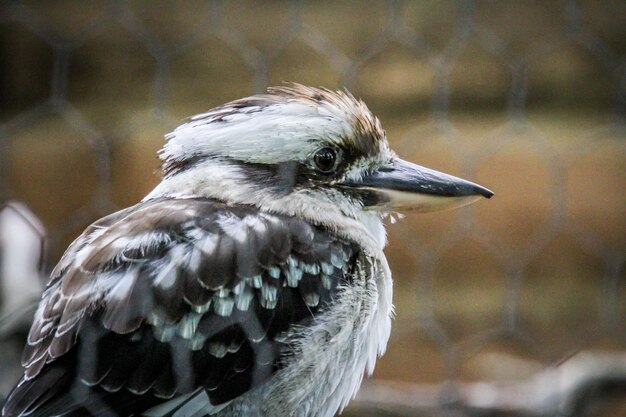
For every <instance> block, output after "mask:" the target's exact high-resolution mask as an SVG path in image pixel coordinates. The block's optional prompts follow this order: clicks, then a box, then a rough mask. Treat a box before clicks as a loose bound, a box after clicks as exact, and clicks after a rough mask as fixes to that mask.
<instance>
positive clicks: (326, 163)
mask: <svg viewBox="0 0 626 417" xmlns="http://www.w3.org/2000/svg"><path fill="white" fill-rule="evenodd" d="M313 162H315V166H316V167H317V169H318V170H320V172H323V173H325V174H328V173H330V172H332V171H333V170H334V169H335V166H336V165H337V153H336V152H335V151H334V150H333V149H331V148H322V149H320V150H319V151H317V152H315V156H313Z"/></svg>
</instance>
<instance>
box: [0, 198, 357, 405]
mask: <svg viewBox="0 0 626 417" xmlns="http://www.w3.org/2000/svg"><path fill="white" fill-rule="evenodd" d="M357 256H358V248H357V246H356V245H355V244H354V243H353V242H350V241H348V240H345V239H341V238H338V237H337V236H335V235H333V234H332V233H331V232H329V231H327V230H325V229H323V228H321V227H318V226H315V225H312V224H310V223H308V222H306V221H304V220H301V219H297V218H294V217H289V216H284V215H275V214H269V213H262V212H260V211H258V210H257V209H255V208H252V207H247V206H233V205H226V204H223V203H220V202H218V201H215V200H210V199H179V200H176V199H156V200H149V201H146V202H143V203H140V204H138V205H136V206H134V207H131V208H129V209H126V210H123V211H120V212H118V213H115V214H112V215H110V216H108V217H105V218H104V219H102V220H100V221H98V222H96V223H94V224H93V225H92V226H90V227H89V228H88V229H87V230H86V231H85V232H84V233H83V234H82V235H81V236H80V237H79V238H78V239H77V240H76V241H75V242H74V243H73V244H72V245H71V246H70V248H69V249H68V250H67V252H66V253H65V255H64V256H63V258H62V260H61V261H60V262H59V265H58V266H57V267H56V268H55V270H54V271H53V273H52V277H51V279H50V282H49V285H48V287H47V289H46V291H45V292H44V295H43V297H42V300H41V303H40V305H39V308H38V310H37V313H36V315H35V320H34V323H33V325H32V328H31V331H30V334H29V337H28V344H27V346H26V348H25V350H24V354H23V365H24V367H25V374H24V377H23V378H22V380H21V381H20V383H19V384H18V385H17V386H16V388H15V389H14V390H13V392H12V393H11V394H10V397H9V399H8V400H7V402H6V404H5V406H4V409H3V410H4V411H3V415H4V416H19V415H32V416H44V415H45V416H49V415H111V414H112V413H114V414H113V415H133V414H139V413H141V412H144V411H145V410H148V409H150V408H152V409H153V413H152V414H150V415H193V414H192V413H191V410H192V408H193V407H196V408H198V407H199V406H200V405H202V406H203V407H204V409H206V410H209V409H211V407H213V408H214V409H215V410H218V409H220V408H223V407H224V406H225V405H226V404H228V403H229V402H231V401H232V400H233V399H235V398H237V397H240V396H241V395H242V394H244V393H246V392H248V391H250V390H251V389H253V388H255V387H258V386H260V385H262V384H263V383H264V382H266V381H268V380H269V379H270V378H272V376H273V375H274V374H275V373H276V372H277V371H279V370H281V369H282V368H283V367H284V366H285V364H287V363H289V358H290V355H292V354H293V346H294V345H296V344H297V338H298V334H299V332H298V329H302V328H307V326H311V325H312V324H313V323H315V321H316V320H317V319H318V318H319V317H320V315H322V314H323V312H324V311H325V310H326V309H328V308H330V306H331V305H332V304H333V303H334V300H335V298H336V296H337V294H338V291H339V290H340V288H341V286H342V283H343V284H345V283H346V280H348V279H349V277H350V272H351V270H352V269H353V267H354V264H355V259H356V257H357ZM199 398H201V399H202V401H203V402H200V400H199ZM178 399H180V400H178ZM191 399H193V400H194V401H195V403H194V401H190V400H191ZM201 403H202V404H201ZM163 404H167V406H163ZM211 404H212V405H213V406H211ZM159 405H161V406H159ZM155 406H156V408H154V407H155ZM185 407H187V408H186V409H185ZM154 410H156V411H154ZM180 410H183V411H180ZM177 411H179V413H178V414H176V413H177ZM196 411H197V410H196ZM155 413H157V414H155Z"/></svg>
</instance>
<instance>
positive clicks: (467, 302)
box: [0, 0, 626, 416]
mask: <svg viewBox="0 0 626 417" xmlns="http://www.w3.org/2000/svg"><path fill="white" fill-rule="evenodd" d="M625 54H626V2H624V1H619V0H615V1H606V0H605V1H591V0H589V1H559V0H555V1H521V0H519V1H495V0H494V1H448V0H442V1H426V0H421V1H405V2H400V1H345V2H333V1H267V2H262V1H239V0H235V1H224V2H219V1H214V2H211V1H186V2H176V1H161V0H157V1H147V0H146V1H132V0H131V1H80V2H76V1H58V0H57V1H51V0H39V1H0V204H2V205H3V206H2V207H4V210H3V212H5V214H6V212H8V211H12V213H13V214H12V215H11V216H12V218H17V219H18V220H19V221H22V222H25V224H26V225H27V226H26V229H24V230H26V231H24V232H23V233H31V234H34V235H35V236H37V237H40V238H41V239H40V240H41V242H44V243H45V246H46V248H47V250H46V251H44V256H43V266H42V271H43V272H42V273H41V275H42V276H41V277H38V279H40V280H43V281H44V282H45V274H46V272H48V271H49V270H50V269H51V268H52V267H53V266H54V264H55V262H56V261H57V260H58V258H59V257H60V255H61V254H62V252H63V250H64V248H65V247H66V246H67V244H68V243H69V242H71V241H72V240H73V239H74V238H75V237H76V236H77V235H78V234H79V233H80V232H81V231H82V229H83V228H84V227H85V226H86V225H87V224H89V223H90V222H92V221H93V220H95V219H97V218H99V217H101V216H102V215H104V214H107V213H110V212H112V211H114V210H117V209H119V208H122V207H126V206H128V205H132V204H134V203H136V202H137V201H138V200H140V199H141V198H142V197H143V196H144V195H145V194H146V193H147V192H148V191H149V190H150V189H151V188H152V187H153V186H154V185H155V184H156V183H157V182H158V181H159V173H158V167H159V164H158V160H157V158H156V155H155V153H156V151H157V149H158V148H159V147H160V146H161V145H162V143H163V135H164V134H165V133H167V132H168V131H170V130H171V129H172V128H174V127H175V126H176V125H177V124H179V123H180V122H181V121H182V120H184V118H185V117H187V116H190V115H192V114H195V113H199V112H202V111H204V110H207V109H209V108H211V107H213V106H216V105H219V104H221V103H224V102H226V101H229V100H232V99H236V98H239V97H242V96H245V95H249V94H251V93H254V92H261V91H263V90H264V89H265V88H266V87H267V86H268V85H277V84H281V83H283V82H285V81H296V82H300V83H304V84H310V85H314V86H326V87H329V88H341V87H347V88H349V89H350V90H351V91H352V92H353V93H354V94H355V95H357V96H359V97H361V98H363V99H364V100H365V101H366V102H367V103H368V105H369V107H370V108H371V110H372V111H373V112H374V113H375V114H377V115H378V116H379V117H380V119H381V120H382V123H383V125H384V127H385V129H386V131H387V135H388V137H389V141H390V143H391V145H392V147H393V148H394V149H395V150H396V151H397V153H398V154H400V155H401V156H402V157H403V158H406V159H409V160H411V161H414V162H417V163H420V164H423V165H426V166H429V167H433V168H436V169H439V170H443V171H445V172H449V173H451V174H454V175H458V176H462V177H465V178H468V179H471V180H474V181H476V182H479V183H481V184H484V185H486V186H488V187H489V188H491V189H493V190H494V191H495V193H496V196H495V197H494V198H493V199H492V200H490V201H488V202H487V201H484V202H479V203H477V204H476V205H474V206H472V207H467V208H463V209H461V210H458V211H454V212H444V213H434V214H426V215H407V216H406V217H405V218H404V219H402V220H401V221H399V222H397V223H394V224H390V225H389V228H388V230H389V242H390V244H389V246H388V248H387V250H386V253H387V256H388V258H389V261H390V264H391V268H392V270H393V271H394V276H395V283H396V287H395V288H396V289H395V304H396V310H397V318H396V320H395V323H394V330H393V334H392V339H391V342H390V345H389V349H388V353H387V355H386V356H385V357H384V358H383V359H381V360H380V361H379V364H378V366H377V369H376V372H375V374H374V378H373V379H371V380H368V381H367V382H366V383H365V385H364V388H363V391H362V393H361V395H360V396H359V397H358V398H357V401H355V402H354V404H353V405H352V406H351V408H349V413H352V415H381V416H382V415H385V416H391V415H420V416H430V415H437V416H439V415H453V416H457V415H459V416H463V415H485V416H486V415H490V416H491V415H493V416H499V415H515V416H518V415H519V416H521V415H524V416H535V415H541V416H544V415H545V416H552V415H563V416H570V415H571V416H574V415H576V416H578V415H581V416H624V415H626V390H625V389H624V385H619V384H617V389H616V388H615V386H613V385H610V386H609V388H610V389H604V390H602V389H600V390H597V391H598V392H597V393H596V394H594V395H591V396H588V395H587V396H585V395H586V394H587V393H588V390H587V389H586V387H587V385H584V384H583V385H581V386H582V387H583V388H584V389H582V391H580V392H579V393H578V394H576V396H575V397H572V398H578V399H579V398H583V400H581V401H578V402H577V400H572V399H571V398H570V397H571V394H572V392H571V390H570V391H568V389H569V388H567V387H568V386H569V385H572V384H573V385H574V386H576V387H577V385H576V384H574V382H576V381H578V380H577V379H576V378H575V377H574V376H572V375H573V374H571V372H574V373H575V374H576V372H578V374H576V375H579V374H580V373H581V372H582V375H583V376H588V375H592V376H594V378H595V377H598V378H599V379H594V378H591V379H589V380H590V381H592V384H595V383H596V382H597V381H598V380H599V381H601V382H602V381H604V380H603V379H602V378H603V375H605V374H604V373H603V372H601V371H602V370H606V371H607V372H609V371H611V372H613V373H612V374H611V377H612V378H613V379H612V380H617V381H621V382H622V383H623V382H624V380H625V379H626V369H625V368H626V320H625V318H626V272H625V269H624V254H625V253H626V126H625V124H624V122H625V119H624V116H625V113H626V59H625V58H626V55H625ZM16 201H17V202H21V203H22V204H18V205H16V204H15V203H11V204H10V205H7V204H8V203H9V202H16ZM16 213H17V214H16ZM29 213H30V214H29ZM35 217H37V218H38V219H40V222H39V221H38V220H36V219H35ZM20 219H21V220H20ZM1 224H2V223H1V222H0V225H1ZM4 230H5V235H6V237H5V238H4V240H0V242H1V243H0V250H3V251H4V254H5V256H4V257H3V258H2V259H4V268H3V269H0V271H4V275H0V279H4V280H10V279H13V280H14V281H15V279H16V277H19V282H21V283H22V286H24V285H27V286H28V291H26V292H25V293H28V294H29V295H28V294H27V295H28V296H25V297H24V298H23V300H24V302H22V301H21V300H22V299H21V298H16V297H15V295H14V293H13V292H12V291H17V290H15V289H12V288H15V285H14V286H13V287H11V286H9V285H8V284H5V285H4V286H0V296H2V297H1V298H0V300H3V302H4V307H3V310H0V311H4V312H5V313H6V314H9V313H10V312H8V310H7V309H8V307H7V306H8V305H9V304H11V301H13V302H12V304H13V307H16V306H15V304H17V307H19V308H23V309H26V310H27V307H28V306H29V305H31V304H32V293H33V292H34V293H36V292H37V291H40V289H39V287H38V286H37V285H36V281H35V284H32V285H31V284H26V283H31V281H30V279H31V275H32V274H33V272H32V271H33V270H36V268H35V269H34V268H33V267H32V265H31V266H28V267H27V266H24V267H23V268H22V269H20V268H21V267H20V266H19V265H18V266H14V267H13V269H9V268H8V267H7V263H8V262H12V261H13V260H15V259H17V257H14V256H7V255H6V254H8V253H13V252H10V251H11V249H10V248H11V247H12V245H17V243H16V242H18V241H19V238H20V236H21V233H22V232H7V230H9V229H7V228H6V227H5V229H4ZM10 230H15V229H10ZM43 230H45V232H43ZM28 231H30V232H28ZM0 232H1V231H0ZM31 246H32V245H31ZM34 247H35V248H37V249H36V250H35V249H33V250H34V252H32V253H33V256H31V258H33V259H32V262H33V264H34V265H36V264H37V262H38V253H39V252H38V250H39V248H40V245H35V246H34ZM14 252H15V250H14ZM18 252H20V251H18ZM20 253H24V252H23V251H22V252H20ZM35 255H37V256H35ZM7 271H13V272H11V277H9V276H8V275H9V274H8V272H7ZM25 271H26V272H25ZM18 286H19V285H18ZM29 291H30V292H29ZM29 297H31V298H29ZM15 300H18V301H19V302H17V301H15ZM27 301H28V302H30V303H31V304H29V303H28V302H27ZM22 304H23V305H22ZM20 311H22V310H20ZM20 314H21V313H20ZM26 317H28V319H29V316H28V313H26ZM28 319H24V320H22V322H23V323H22V325H21V327H20V326H18V325H11V326H8V327H7V326H4V327H5V328H6V329H5V330H6V331H5V334H4V335H3V336H2V337H1V338H0V343H1V344H2V346H1V347H2V349H3V352H5V355H4V362H0V366H2V371H1V372H0V391H1V392H0V395H1V394H6V391H7V389H8V388H9V387H10V385H11V384H12V383H13V382H14V380H15V378H16V377H17V372H19V370H18V368H17V353H15V354H13V353H12V352H13V351H15V352H17V351H19V346H21V344H22V343H23V339H22V338H23V335H24V330H23V329H24V326H25V327H26V328H27V323H28ZM5 324H6V321H5V322H0V329H3V327H2V326H3V325H5ZM581 364H583V365H584V366H583V365H581ZM572 370H573V371H572ZM568 372H570V373H568ZM620 372H621V373H620ZM598 375H599V376H598ZM584 381H587V380H586V379H585V378H583V382H584ZM568 384H569V385H568ZM596 385H597V384H596ZM600 385H601V384H600ZM593 386H595V385H592V387H593ZM564 387H565V388H564ZM620 387H621V388H620ZM605 388H606V387H605ZM553 394H554V395H553ZM604 394H606V395H604ZM507 395H508V397H507ZM544 397H545V398H544ZM0 398H1V397H0ZM571 401H574V402H573V403H572V404H574V405H572V404H570V403H571ZM579 403H580V404H579ZM490 413H491V414H490ZM507 413H509V414H507ZM524 413H526V414H524ZM557 413H560V414H557Z"/></svg>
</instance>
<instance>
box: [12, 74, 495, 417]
mask: <svg viewBox="0 0 626 417" xmlns="http://www.w3.org/2000/svg"><path fill="white" fill-rule="evenodd" d="M166 139H167V140H166V143H165V145H164V147H163V149H162V150H161V151H160V157H161V159H162V160H163V179H162V181H161V182H160V183H159V184H158V185H157V186H156V188H155V189H154V190H153V191H152V192H150V194H148V195H147V196H146V197H145V198H144V199H143V200H142V201H141V202H140V203H139V204H137V205H135V206H132V207H130V208H127V209H124V210H121V211H119V212H117V213H113V214H111V215H109V216H106V217H104V218H102V219H100V220H98V221H97V222H95V223H94V224H92V225H91V226H89V227H88V228H87V229H86V230H85V231H84V232H83V234H82V235H81V236H79V237H78V238H77V239H76V240H75V241H74V243H72V244H71V246H70V247H69V248H68V249H67V251H66V252H65V254H64V255H63V258H62V259H61V261H60V262H59V264H58V265H57V266H56V268H55V269H54V270H53V272H52V274H51V277H50V281H49V283H48V286H47V289H46V290H45V292H44V293H43V296H42V299H41V302H40V304H39V308H38V310H37V312H36V314H35V318H34V322H33V324H32V327H31V329H30V334H29V335H28V341H27V345H26V347H25V349H24V352H23V357H22V361H23V366H24V376H23V377H22V379H21V380H20V381H19V383H18V384H17V386H16V387H15V388H14V389H13V391H12V392H11V394H10V395H9V398H8V400H7V401H6V403H5V405H4V408H3V416H6V417H8V416H27V415H28V416H70V415H71V416H89V415H94V416H95V415H97V416H115V415H118V416H130V415H133V416H141V415H143V416H152V417H156V416H159V417H160V416H175V417H196V416H217V417H224V416H239V417H250V416H255V417H262V416H263V417H280V416H296V417H299V416H311V417H312V416H316V417H329V416H333V415H335V414H336V413H337V412H338V411H340V410H342V409H343V407H345V406H346V404H348V402H349V400H350V399H351V398H352V397H353V396H354V394H355V393H356V391H357V390H358V388H359V385H360V383H361V381H362V379H363V375H364V373H366V372H367V373H371V372H372V370H373V369H374V364H375V362H376V359H377V357H378V356H379V355H381V354H382V353H383V352H384V351H385V346H386V344H387V341H388V339H389V333H390V327H391V318H392V314H393V307H392V280H391V272H390V270H389V267H388V264H387V261H386V259H385V255H384V254H383V247H384V246H385V241H386V237H385V226H384V223H383V220H384V217H385V213H390V212H393V211H402V210H405V209H407V210H415V211H431V210H439V209H442V208H450V207H459V206H462V205H465V204H469V203H471V202H473V201H476V200H477V199H479V198H481V197H487V198H489V197H491V195H492V192H491V191H489V190H487V189H486V188H483V187H481V186H479V185H477V184H474V183H471V182H468V181H465V180H462V179H459V178H456V177H453V176H450V175H446V174H443V173H440V172H437V171H433V170H431V169H428V168H424V167H421V166H418V165H414V164H412V163H409V162H406V161H403V160H401V159H399V158H398V156H397V155H396V154H395V153H394V152H393V151H392V150H391V149H390V148H389V145H388V143H387V138H386V137H385V132H384V131H383V129H382V128H381V125H380V122H379V121H378V119H377V118H376V117H374V116H373V115H372V114H371V113H370V111H369V110H368V108H367V107H366V105H365V104H364V103H363V102H362V101H360V100H357V99H355V98H354V97H353V96H352V95H351V94H350V93H348V92H346V91H339V92H335V91H330V90H327V89H318V88H310V87H305V86H302V85H290V86H286V87H279V88H270V89H269V90H268V92H267V93H266V94H261V95H255V96H251V97H247V98H243V99H240V100H235V101H232V102H230V103H228V104H225V105H223V106H221V107H218V108H215V109H213V110H210V111H208V112H206V113H203V114H200V115H197V116H195V117H192V118H191V119H189V120H188V121H187V122H186V123H184V124H183V125H181V126H180V127H178V128H177V129H175V130H174V131H173V132H172V133H170V134H169V135H167V136H166Z"/></svg>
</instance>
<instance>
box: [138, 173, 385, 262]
mask: <svg viewBox="0 0 626 417" xmlns="http://www.w3.org/2000/svg"><path fill="white" fill-rule="evenodd" d="M329 192H332V191H329ZM154 198H213V199H216V200H220V201H224V202H227V203H230V204H243V205H249V206H256V207H258V208H259V209H260V210H263V211H268V212H272V213H279V214H283V215H288V216H296V217H300V218H304V219H306V220H308V221H310V222H311V223H313V224H316V225H321V226H323V227H326V228H328V229H329V230H331V231H333V232H335V233H337V234H339V235H342V236H344V237H346V238H348V239H351V240H353V241H355V242H357V243H359V244H360V245H361V246H362V247H363V248H364V249H365V250H368V251H369V252H370V253H372V254H379V253H380V252H381V251H382V249H383V248H384V246H385V243H386V233H385V226H384V223H383V221H382V218H381V216H380V214H379V213H378V212H375V211H363V210H362V209H361V208H360V207H356V206H355V205H354V204H351V203H350V202H349V201H347V200H345V199H341V198H331V196H329V198H320V194H319V192H311V191H310V190H306V189H304V190H296V191H293V192H290V193H285V194H277V193H276V192H272V191H271V190H269V189H267V188H264V187H260V186H258V184H253V183H251V182H250V181H249V179H248V177H246V175H244V173H243V172H241V170H239V169H238V168H237V167H232V166H231V167H228V166H222V165H215V166H214V165H207V166H203V167H197V168H196V169H193V170H189V171H185V172H181V173H179V174H176V175H172V176H169V177H165V178H164V179H163V180H162V181H161V183H160V184H159V185H157V186H156V188H155V189H154V190H152V192H151V193H150V194H148V195H147V196H146V197H145V198H144V201H145V200H151V199H154Z"/></svg>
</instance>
